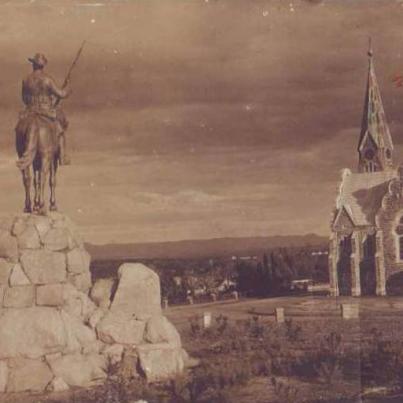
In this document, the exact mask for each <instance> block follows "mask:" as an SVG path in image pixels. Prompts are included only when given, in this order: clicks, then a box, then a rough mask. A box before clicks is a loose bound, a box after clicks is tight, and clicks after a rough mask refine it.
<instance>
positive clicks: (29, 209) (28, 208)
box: [24, 207, 32, 214]
mask: <svg viewBox="0 0 403 403" xmlns="http://www.w3.org/2000/svg"><path fill="white" fill-rule="evenodd" d="M24 213H29V214H31V213H32V208H31V207H25V208H24Z"/></svg>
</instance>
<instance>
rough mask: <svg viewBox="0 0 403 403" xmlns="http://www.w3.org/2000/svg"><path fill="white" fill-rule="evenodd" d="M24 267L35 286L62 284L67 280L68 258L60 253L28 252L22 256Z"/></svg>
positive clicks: (46, 251)
mask: <svg viewBox="0 0 403 403" xmlns="http://www.w3.org/2000/svg"><path fill="white" fill-rule="evenodd" d="M21 263H22V267H23V269H24V271H25V273H26V275H27V276H28V278H29V279H30V280H31V283H33V284H52V283H61V282H64V281H65V280H66V276H67V272H66V257H65V255H64V254H63V253H60V252H51V251H48V250H44V249H42V250H26V251H24V252H23V254H22V256H21Z"/></svg>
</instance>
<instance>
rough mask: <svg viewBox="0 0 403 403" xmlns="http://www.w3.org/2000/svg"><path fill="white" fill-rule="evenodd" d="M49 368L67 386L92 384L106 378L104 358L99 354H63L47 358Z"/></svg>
mask: <svg viewBox="0 0 403 403" xmlns="http://www.w3.org/2000/svg"><path fill="white" fill-rule="evenodd" d="M49 365H50V368H51V369H52V372H53V373H54V374H55V376H56V377H58V378H61V379H63V381H64V382H65V383H66V384H67V385H69V386H81V387H87V386H92V385H94V383H98V382H99V381H102V380H104V379H105V378H106V369H107V368H106V367H107V361H106V358H105V357H104V356H102V355H99V354H90V355H82V354H74V355H64V356H62V357H60V358H56V359H54V360H49Z"/></svg>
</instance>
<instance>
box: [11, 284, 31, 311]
mask: <svg viewBox="0 0 403 403" xmlns="http://www.w3.org/2000/svg"><path fill="white" fill-rule="evenodd" d="M34 303H35V288H34V287H33V286H32V285H21V286H18V287H8V288H6V289H5V292H4V299H3V306H4V307H5V308H29V307H31V306H32V305H34Z"/></svg>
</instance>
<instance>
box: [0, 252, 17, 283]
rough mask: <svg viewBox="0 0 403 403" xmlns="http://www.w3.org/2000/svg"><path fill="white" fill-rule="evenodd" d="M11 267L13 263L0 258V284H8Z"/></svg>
mask: <svg viewBox="0 0 403 403" xmlns="http://www.w3.org/2000/svg"><path fill="white" fill-rule="evenodd" d="M13 267H14V264H13V263H10V262H8V261H7V260H6V259H3V258H0V284H8V282H9V278H10V273H11V270H12V268H13Z"/></svg>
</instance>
